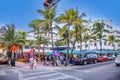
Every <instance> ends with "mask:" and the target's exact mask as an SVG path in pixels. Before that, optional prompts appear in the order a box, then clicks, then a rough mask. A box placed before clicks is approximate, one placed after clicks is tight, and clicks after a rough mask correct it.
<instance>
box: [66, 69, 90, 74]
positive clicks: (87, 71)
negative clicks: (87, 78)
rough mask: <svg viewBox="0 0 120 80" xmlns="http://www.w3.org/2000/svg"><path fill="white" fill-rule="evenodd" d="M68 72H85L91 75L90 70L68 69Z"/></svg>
mask: <svg viewBox="0 0 120 80" xmlns="http://www.w3.org/2000/svg"><path fill="white" fill-rule="evenodd" d="M66 70H73V71H81V72H85V73H90V71H89V70H75V69H66Z"/></svg>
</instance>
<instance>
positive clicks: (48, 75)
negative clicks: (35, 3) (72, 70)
mask: <svg viewBox="0 0 120 80" xmlns="http://www.w3.org/2000/svg"><path fill="white" fill-rule="evenodd" d="M57 74H58V73H52V74H45V75H41V76H39V77H50V76H54V75H57Z"/></svg>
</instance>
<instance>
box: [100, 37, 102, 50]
mask: <svg viewBox="0 0 120 80" xmlns="http://www.w3.org/2000/svg"><path fill="white" fill-rule="evenodd" d="M100 50H101V51H102V39H100Z"/></svg>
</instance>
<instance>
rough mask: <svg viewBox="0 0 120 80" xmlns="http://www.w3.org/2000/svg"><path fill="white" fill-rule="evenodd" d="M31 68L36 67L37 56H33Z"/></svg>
mask: <svg viewBox="0 0 120 80" xmlns="http://www.w3.org/2000/svg"><path fill="white" fill-rule="evenodd" d="M33 68H35V69H36V68H37V58H36V57H34V59H33Z"/></svg>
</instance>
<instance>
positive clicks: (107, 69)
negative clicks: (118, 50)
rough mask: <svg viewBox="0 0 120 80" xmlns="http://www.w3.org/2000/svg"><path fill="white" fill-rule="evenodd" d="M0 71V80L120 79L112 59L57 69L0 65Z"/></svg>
mask: <svg viewBox="0 0 120 80" xmlns="http://www.w3.org/2000/svg"><path fill="white" fill-rule="evenodd" d="M2 70H4V71H5V73H4V72H3V71H2ZM0 71H1V72H2V73H1V72H0V80H120V67H119V66H116V65H115V64H114V62H113V61H109V62H103V63H97V64H89V65H85V66H84V65H77V66H72V67H66V68H64V69H61V68H60V69H57V70H53V69H52V70H29V69H17V68H9V67H2V68H0Z"/></svg>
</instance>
